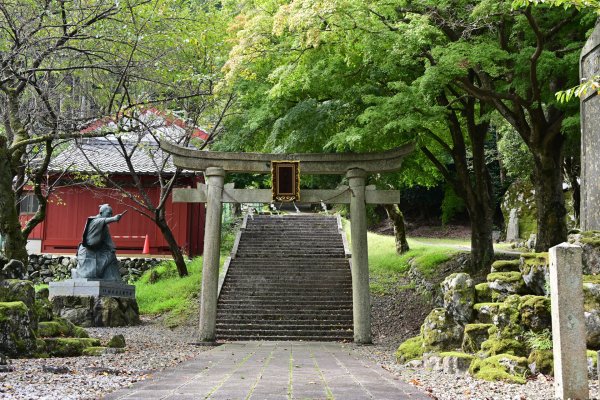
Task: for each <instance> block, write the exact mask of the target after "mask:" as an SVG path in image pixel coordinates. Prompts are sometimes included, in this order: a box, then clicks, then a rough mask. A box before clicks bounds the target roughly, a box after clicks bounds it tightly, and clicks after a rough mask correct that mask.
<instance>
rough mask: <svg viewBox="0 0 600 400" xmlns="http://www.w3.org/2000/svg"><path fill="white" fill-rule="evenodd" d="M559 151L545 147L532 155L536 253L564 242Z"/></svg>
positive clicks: (565, 222)
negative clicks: (533, 162)
mask: <svg viewBox="0 0 600 400" xmlns="http://www.w3.org/2000/svg"><path fill="white" fill-rule="evenodd" d="M561 153H562V148H561V146H556V147H554V146H548V147H547V148H546V149H545V152H544V153H541V152H540V154H537V155H536V154H534V161H535V169H534V174H533V177H534V182H533V184H534V187H535V195H536V196H535V200H536V205H537V232H538V233H537V239H536V244H535V251H536V252H545V251H548V249H549V248H550V247H552V246H556V245H557V244H560V243H562V242H566V241H567V221H566V218H565V216H566V214H567V211H566V209H565V196H564V194H563V187H562V186H563V175H562V157H561Z"/></svg>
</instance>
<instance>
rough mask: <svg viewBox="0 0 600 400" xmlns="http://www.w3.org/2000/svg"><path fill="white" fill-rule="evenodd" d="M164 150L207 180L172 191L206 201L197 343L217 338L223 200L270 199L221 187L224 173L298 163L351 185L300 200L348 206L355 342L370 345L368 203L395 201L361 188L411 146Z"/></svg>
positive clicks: (266, 193)
mask: <svg viewBox="0 0 600 400" xmlns="http://www.w3.org/2000/svg"><path fill="white" fill-rule="evenodd" d="M161 147H162V149H163V150H165V151H167V152H168V153H171V154H172V155H173V163H174V164H175V165H176V166H178V167H181V168H185V169H190V170H194V171H204V176H205V182H206V184H200V185H199V186H198V187H197V188H196V189H174V192H173V201H175V202H200V203H206V222H205V233H204V255H203V263H202V293H201V302H200V332H199V338H198V339H199V342H200V343H213V342H214V341H215V328H216V319H217V300H218V278H219V256H220V251H219V250H220V241H221V215H222V211H223V203H271V202H272V192H271V190H270V189H233V188H231V189H230V188H224V180H225V174H226V173H227V172H244V173H262V174H267V173H268V174H270V173H271V162H272V161H275V160H277V161H286V160H287V161H299V162H300V166H301V170H302V173H304V174H330V175H345V176H346V177H347V178H348V184H349V186H345V187H344V186H342V187H340V188H338V189H334V190H306V189H303V190H302V195H301V198H300V200H299V201H298V202H299V203H319V202H325V203H330V204H350V215H351V224H350V227H351V233H350V237H351V241H352V249H351V250H352V258H351V261H352V262H351V273H352V307H353V322H354V341H355V342H356V343H364V344H366V343H371V301H370V294H369V263H368V250H367V218H366V207H365V206H366V204H396V203H399V202H400V192H399V191H397V190H375V188H374V187H367V186H365V182H366V178H367V175H368V174H372V173H379V172H392V171H397V170H398V169H399V168H400V165H401V164H402V160H403V159H404V157H406V156H407V155H408V154H409V153H411V152H412V151H413V149H414V145H413V144H412V143H411V144H407V145H404V146H402V147H399V148H396V149H393V150H389V151H385V152H378V153H344V154H321V153H318V154H317V153H297V154H263V153H225V152H214V151H201V150H195V149H190V148H185V147H180V146H177V145H174V144H171V143H169V142H166V141H162V142H161Z"/></svg>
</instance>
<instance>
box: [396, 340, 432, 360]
mask: <svg viewBox="0 0 600 400" xmlns="http://www.w3.org/2000/svg"><path fill="white" fill-rule="evenodd" d="M424 352H425V347H424V346H423V338H422V337H421V335H419V336H415V337H412V338H410V339H407V340H405V341H404V342H403V343H402V344H401V345H400V346H399V347H398V350H396V353H395V355H396V360H397V361H398V362H399V363H405V362H408V361H410V360H416V359H419V358H421V357H422V356H423V353H424Z"/></svg>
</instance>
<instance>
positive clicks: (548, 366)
mask: <svg viewBox="0 0 600 400" xmlns="http://www.w3.org/2000/svg"><path fill="white" fill-rule="evenodd" d="M527 365H529V370H530V371H531V373H532V374H538V373H541V374H544V375H553V374H554V356H553V354H552V350H532V351H531V353H529V357H528V358H527Z"/></svg>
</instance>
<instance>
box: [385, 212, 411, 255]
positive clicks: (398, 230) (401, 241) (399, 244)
mask: <svg viewBox="0 0 600 400" xmlns="http://www.w3.org/2000/svg"><path fill="white" fill-rule="evenodd" d="M384 208H385V212H386V213H387V215H388V218H389V219H391V220H392V222H393V223H394V237H395V239H396V252H397V253H398V254H403V253H406V252H407V251H408V250H410V248H409V247H408V242H407V241H406V228H405V225H404V215H403V214H402V211H400V207H399V206H398V205H396V204H386V205H384Z"/></svg>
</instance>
